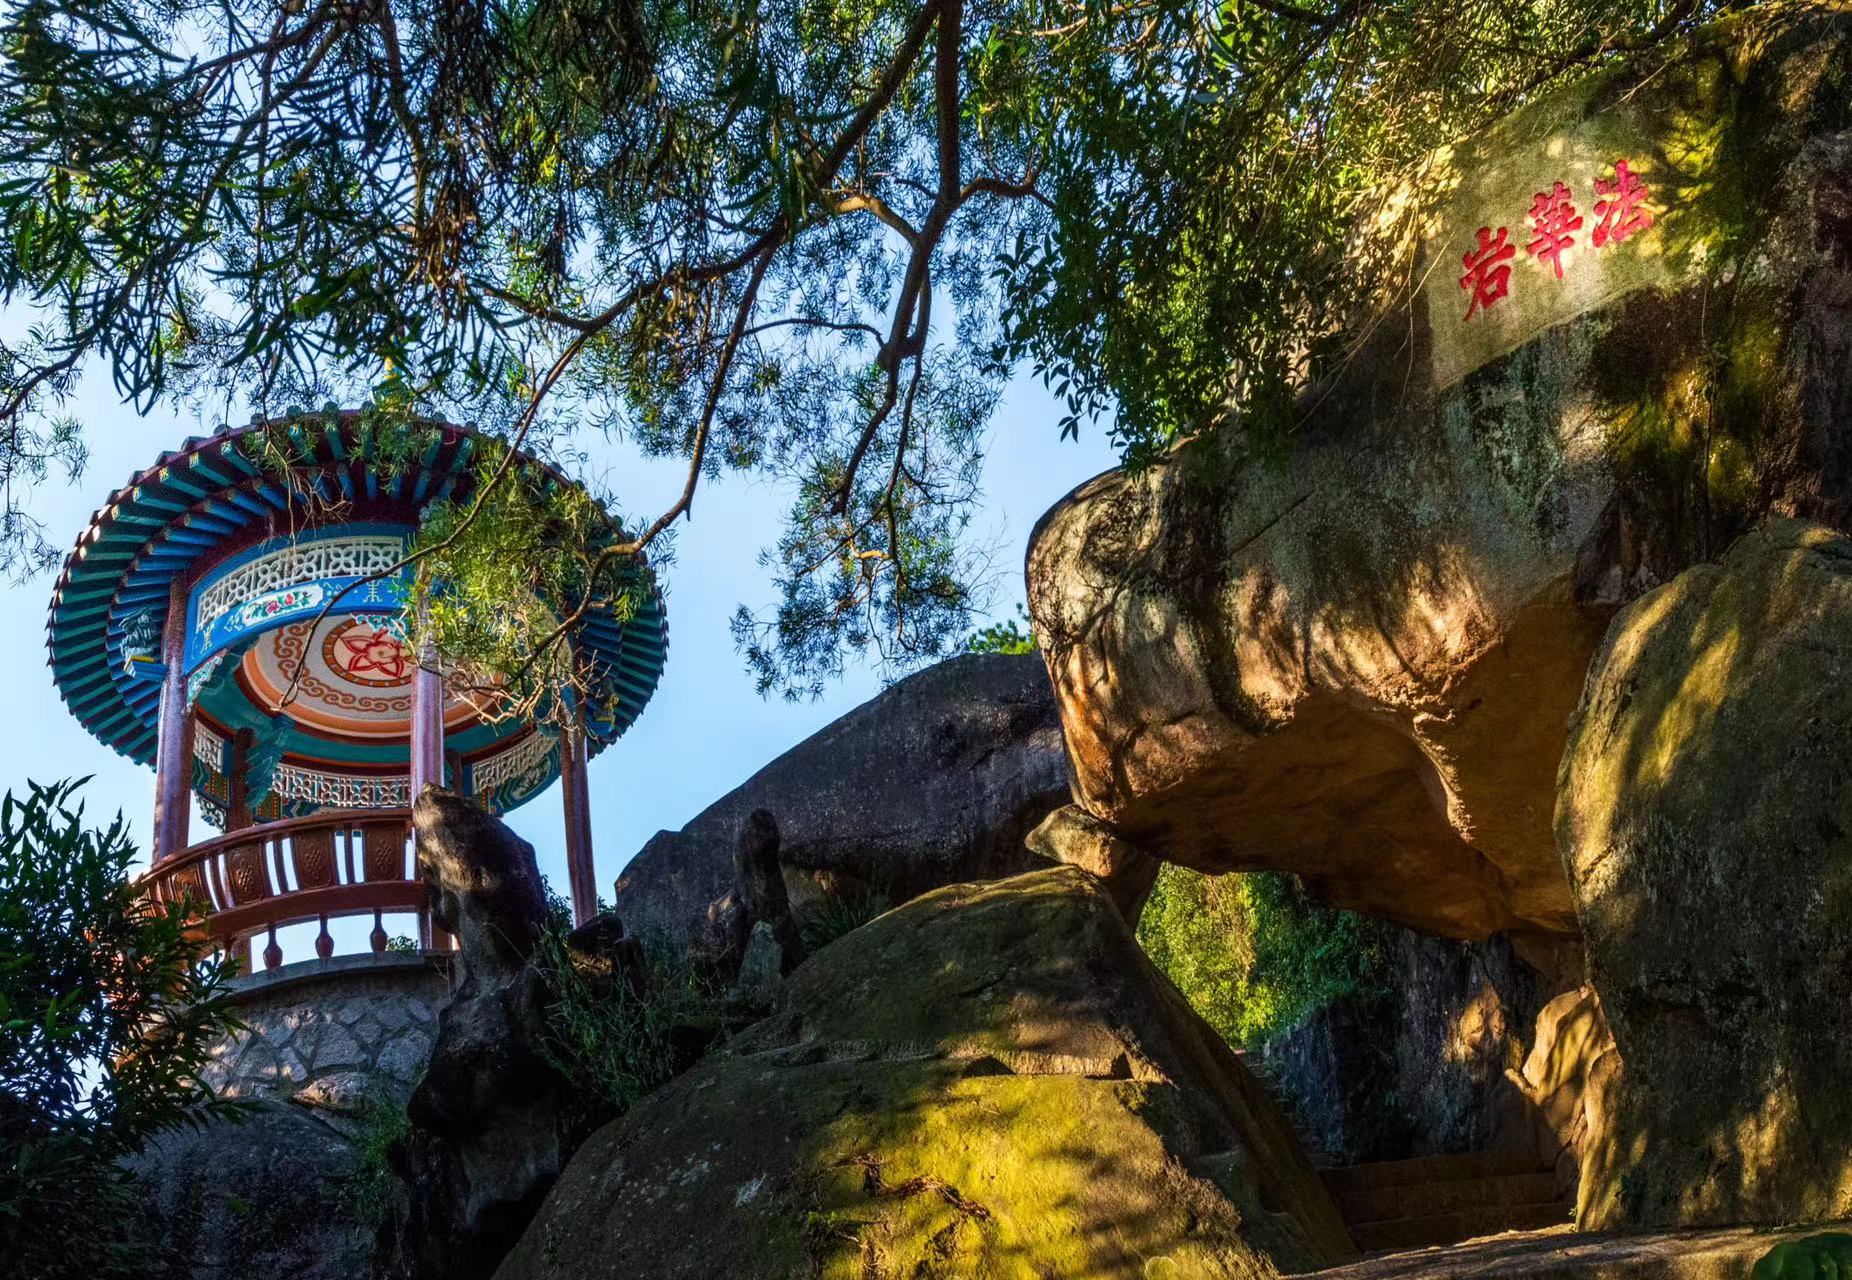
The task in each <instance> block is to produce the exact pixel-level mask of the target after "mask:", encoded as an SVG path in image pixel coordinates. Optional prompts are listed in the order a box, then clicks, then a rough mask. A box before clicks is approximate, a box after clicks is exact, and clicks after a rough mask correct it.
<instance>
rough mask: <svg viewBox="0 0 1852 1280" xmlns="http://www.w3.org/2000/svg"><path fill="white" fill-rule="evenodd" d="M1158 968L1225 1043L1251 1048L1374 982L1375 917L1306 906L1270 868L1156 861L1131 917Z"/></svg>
mask: <svg viewBox="0 0 1852 1280" xmlns="http://www.w3.org/2000/svg"><path fill="white" fill-rule="evenodd" d="M1138 941H1139V944H1140V945H1141V946H1142V947H1144V949H1145V952H1146V954H1147V955H1149V956H1150V957H1151V959H1152V960H1153V962H1155V963H1156V964H1157V966H1158V968H1160V969H1162V970H1163V971H1164V972H1165V973H1166V974H1167V975H1169V977H1170V980H1171V981H1172V982H1174V983H1176V984H1177V987H1178V989H1179V990H1180V991H1182V992H1183V994H1184V995H1185V996H1186V997H1187V998H1188V999H1189V1001H1190V1004H1191V1005H1192V1006H1193V1007H1194V1008H1195V1009H1196V1011H1197V1012H1198V1013H1199V1014H1201V1015H1202V1016H1203V1018H1204V1020H1205V1021H1207V1022H1208V1023H1209V1025H1210V1026H1212V1027H1214V1028H1215V1029H1216V1031H1217V1032H1218V1033H1220V1034H1221V1036H1222V1038H1223V1039H1225V1040H1227V1041H1228V1042H1229V1043H1230V1044H1232V1045H1236V1046H1239V1047H1246V1048H1258V1047H1259V1046H1260V1045H1262V1044H1264V1043H1266V1042H1267V1041H1268V1040H1271V1039H1273V1038H1274V1037H1275V1036H1279V1035H1282V1034H1284V1033H1285V1032H1288V1031H1291V1030H1292V1029H1293V1028H1294V1027H1296V1026H1298V1025H1299V1024H1300V1023H1301V1022H1303V1021H1305V1019H1306V1018H1307V1017H1308V1016H1310V1015H1311V1014H1313V1013H1315V1012H1316V1011H1317V1010H1319V1009H1321V1008H1323V1007H1324V1006H1326V1005H1328V1004H1330V1003H1331V1002H1332V1001H1334V1000H1337V999H1339V998H1340V997H1343V996H1347V995H1353V994H1357V995H1372V994H1378V993H1379V992H1380V991H1381V990H1382V985H1383V982H1384V980H1385V977H1386V974H1385V971H1384V951H1383V935H1382V931H1381V926H1378V925H1375V924H1373V923H1372V922H1370V921H1368V920H1366V919H1364V918H1363V917H1361V916H1358V915H1355V914H1353V913H1352V912H1348V911H1330V910H1326V909H1324V908H1322V907H1317V906H1314V905H1313V904H1312V903H1311V901H1310V900H1309V899H1307V897H1306V895H1305V890H1304V889H1303V888H1302V887H1301V886H1300V884H1299V882H1298V880H1297V879H1296V878H1294V877H1292V876H1289V875H1282V874H1278V873H1274V872H1254V873H1250V874H1235V875H1223V876H1206V875H1203V874H1202V873H1200V872H1197V871H1191V870H1189V869H1188V868H1187V867H1179V866H1174V865H1171V864H1166V865H1165V866H1164V868H1163V870H1162V871H1161V872H1160V873H1159V875H1158V880H1157V885H1156V886H1155V887H1154V888H1153V889H1152V891H1151V897H1150V899H1149V900H1148V901H1147V902H1146V904H1145V910H1144V914H1143V915H1142V916H1141V917H1140V918H1139V922H1138Z"/></svg>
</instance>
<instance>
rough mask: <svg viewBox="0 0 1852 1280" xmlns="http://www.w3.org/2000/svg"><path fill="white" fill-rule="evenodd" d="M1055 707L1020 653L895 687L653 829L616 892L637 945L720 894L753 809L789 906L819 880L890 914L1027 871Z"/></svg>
mask: <svg viewBox="0 0 1852 1280" xmlns="http://www.w3.org/2000/svg"><path fill="white" fill-rule="evenodd" d="M1067 798H1068V784H1067V765H1066V761H1065V757H1064V755H1063V751H1062V746H1061V726H1060V722H1059V719H1058V717H1057V716H1056V713H1055V706H1054V696H1053V693H1052V692H1051V691H1050V689H1049V687H1048V677H1047V675H1046V673H1045V672H1044V671H1043V670H1042V664H1041V662H1040V661H1039V660H1038V659H1036V658H1035V657H1033V656H1030V655H1005V654H987V655H979V654H970V655H965V656H962V657H957V658H952V659H949V660H947V661H945V662H941V663H939V664H938V665H936V666H933V667H929V668H928V669H926V670H925V671H921V672H918V673H916V674H914V675H912V676H909V677H907V678H906V679H905V680H901V681H899V682H898V683H896V684H895V685H894V686H893V687H892V688H889V689H887V690H885V691H883V692H882V693H881V694H880V695H879V696H878V697H875V698H873V699H871V700H869V701H868V702H866V703H864V704H863V705H861V706H860V707H857V708H856V709H855V710H854V711H851V712H850V713H849V714H848V715H846V716H843V717H842V718H841V719H840V720H837V721H836V722H835V723H834V724H831V725H830V726H829V727H828V728H825V729H823V730H822V731H821V732H819V733H816V734H814V735H812V736H811V737H809V738H806V739H805V740H804V741H803V742H800V743H799V744H798V745H797V746H795V747H793V748H791V750H789V751H787V752H785V753H784V754H783V755H782V756H779V757H778V758H777V759H776V760H774V761H772V762H771V763H770V764H768V765H766V766H765V767H764V768H763V769H761V770H759V772H757V773H755V774H754V775H753V776H752V777H751V778H748V779H747V780H746V782H745V783H743V784H742V785H741V786H739V787H737V788H735V789H734V790H733V791H731V792H729V793H728V794H726V795H725V796H722V797H721V798H720V799H719V800H717V801H715V802H714V803H713V804H711V805H709V806H708V807H707V808H706V809H704V810H703V811H702V812H701V813H700V814H699V815H698V816H697V817H696V818H695V819H694V820H693V821H692V822H690V823H689V824H688V825H687V826H685V827H683V828H682V829H681V830H680V831H673V832H671V831H662V832H658V833H657V834H656V835H655V836H654V837H652V838H651V839H650V841H649V843H648V844H646V845H644V846H643V848H642V850H641V851H639V852H638V853H637V855H636V856H635V857H634V858H632V859H631V860H630V862H629V864H628V865H627V866H626V867H625V868H624V871H623V874H622V875H620V876H619V877H618V880H617V894H616V909H617V914H618V915H619V916H620V917H621V918H622V919H623V921H624V923H625V924H626V925H627V926H628V927H629V928H630V929H631V930H632V932H635V933H638V934H649V933H662V934H666V935H668V936H670V937H673V938H675V939H677V940H680V939H682V938H684V937H686V936H687V935H688V933H689V931H690V930H700V929H702V928H703V927H704V922H705V917H706V913H707V908H708V905H709V904H710V903H712V902H714V901H715V900H716V899H719V898H721V897H723V896H725V895H726V894H727V893H729V892H731V891H733V889H734V888H735V881H734V874H733V872H734V867H733V858H734V849H735V847H736V843H737V841H738V839H739V836H740V832H741V830H742V828H743V827H744V826H745V824H746V820H747V817H748V816H749V815H750V814H751V813H752V812H753V811H754V810H756V809H764V810H766V811H768V812H769V813H770V815H771V817H772V818H773V819H774V820H775V822H776V824H777V827H778V831H779V834H780V838H781V843H780V847H779V857H780V859H781V860H782V862H783V865H784V867H785V871H786V877H787V879H788V880H789V881H790V882H791V883H790V892H791V897H792V900H793V902H794V903H796V904H798V905H800V906H801V905H802V904H803V903H804V902H805V901H806V899H808V898H809V897H811V896H813V895H814V894H815V892H816V891H817V885H818V882H821V883H822V884H823V885H824V886H826V887H828V888H830V889H833V890H835V891H838V892H850V893H856V894H863V893H876V894H881V895H884V896H886V897H887V898H888V900H889V901H891V902H895V903H898V902H903V901H905V900H906V899H908V898H911V897H913V896H914V895H916V894H919V893H924V892H925V891H926V890H928V889H934V888H937V887H939V886H940V885H945V884H953V883H957V882H959V881H964V880H975V879H984V878H988V877H996V876H1007V875H1013V874H1015V873H1016V872H1019V871H1025V870H1028V869H1029V868H1030V867H1032V866H1034V865H1037V860H1036V859H1035V858H1034V857H1033V856H1031V855H1030V854H1029V853H1028V852H1027V851H1026V850H1025V849H1024V848H1023V838H1024V837H1025V836H1026V835H1028V833H1029V832H1030V831H1031V830H1033V829H1034V827H1035V825H1036V823H1038V822H1040V821H1041V820H1042V818H1043V817H1044V816H1046V815H1047V814H1048V812H1049V811H1050V810H1051V809H1054V808H1055V807H1056V806H1058V805H1061V804H1063V803H1065V802H1066V801H1067Z"/></svg>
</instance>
